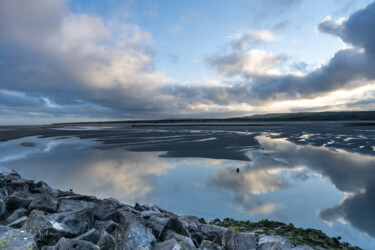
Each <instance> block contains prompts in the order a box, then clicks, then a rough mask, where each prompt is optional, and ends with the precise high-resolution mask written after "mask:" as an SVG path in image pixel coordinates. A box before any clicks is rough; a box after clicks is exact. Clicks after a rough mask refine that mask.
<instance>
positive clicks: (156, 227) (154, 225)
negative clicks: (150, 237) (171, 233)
mask: <svg viewBox="0 0 375 250" xmlns="http://www.w3.org/2000/svg"><path fill="white" fill-rule="evenodd" d="M169 219H170V218H169V217H165V215H164V214H160V216H151V217H150V218H148V219H147V220H146V222H147V226H148V227H149V228H151V230H152V232H153V234H154V235H155V237H157V238H158V237H159V234H160V232H161V231H162V230H163V228H164V226H165V225H166V223H167V222H168V221H169Z"/></svg>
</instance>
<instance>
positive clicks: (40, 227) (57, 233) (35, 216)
mask: <svg viewBox="0 0 375 250" xmlns="http://www.w3.org/2000/svg"><path fill="white" fill-rule="evenodd" d="M22 229H23V230H25V231H26V232H31V233H33V234H35V242H36V244H37V246H38V247H41V246H44V245H53V244H56V242H57V241H58V240H59V239H60V238H61V237H63V236H65V237H66V236H72V235H71V234H70V233H69V232H67V230H66V229H65V228H64V226H63V225H62V224H61V223H59V222H56V221H53V220H51V219H50V218H49V217H48V214H47V213H45V212H43V211H40V210H33V211H31V213H30V215H29V217H28V219H27V220H26V221H25V223H24V224H23V226H22Z"/></svg>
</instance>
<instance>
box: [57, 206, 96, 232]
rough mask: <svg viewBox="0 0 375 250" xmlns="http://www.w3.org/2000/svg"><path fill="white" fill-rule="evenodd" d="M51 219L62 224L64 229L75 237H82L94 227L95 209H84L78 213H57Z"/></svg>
mask: <svg viewBox="0 0 375 250" xmlns="http://www.w3.org/2000/svg"><path fill="white" fill-rule="evenodd" d="M50 219H51V220H53V221H56V222H59V223H61V224H62V227H63V228H64V229H65V230H67V231H68V232H69V233H71V234H73V235H76V236H78V235H81V234H83V233H85V232H87V231H88V230H90V229H91V228H92V227H93V224H94V209H92V208H83V209H80V210H77V211H72V212H64V213H57V214H53V215H51V216H50Z"/></svg>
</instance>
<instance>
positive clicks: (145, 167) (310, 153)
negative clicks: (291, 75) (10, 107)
mask: <svg viewBox="0 0 375 250" xmlns="http://www.w3.org/2000/svg"><path fill="white" fill-rule="evenodd" d="M271 125H272V124H271ZM87 127H88V126H85V127H81V128H79V127H76V128H72V127H71V126H70V127H69V128H68V129H67V130H64V128H63V127H60V128H59V129H58V130H56V128H31V129H30V131H28V130H27V129H28V128H17V129H18V130H19V131H20V132H19V133H21V132H22V135H25V137H22V138H18V139H14V137H15V134H1V136H2V137H3V138H6V139H7V136H8V137H10V138H8V140H5V141H3V142H0V165H2V166H5V167H8V168H11V169H15V170H16V171H17V172H19V173H20V174H21V175H22V176H23V177H25V178H30V179H35V180H44V181H46V182H47V183H49V184H50V185H51V186H52V187H56V188H59V189H62V190H68V189H70V188H72V189H73V190H74V191H75V192H78V193H84V194H95V195H96V196H98V197H101V198H104V197H115V198H117V199H119V200H121V201H123V202H125V203H128V204H134V203H135V202H139V203H148V204H158V205H159V206H160V207H163V208H165V209H167V210H171V211H174V212H176V213H179V214H191V215H196V216H199V217H205V218H206V219H214V218H221V219H223V218H225V217H232V218H235V219H242V220H251V221H257V220H261V219H265V218H267V219H274V220H279V221H284V222H286V223H293V224H294V225H295V226H297V227H303V228H308V227H311V228H318V229H321V230H322V231H323V232H325V233H327V234H328V235H330V236H335V237H337V236H341V237H342V238H343V241H348V242H350V243H351V244H354V245H359V246H361V247H363V248H365V249H372V248H373V246H375V239H374V238H373V237H375V215H374V213H373V211H375V204H374V203H375V199H374V198H375V155H374V150H373V148H372V147H374V146H375V143H374V141H375V139H374V138H375V130H374V128H373V127H371V126H368V127H366V126H348V125H347V124H336V123H325V124H318V123H306V124H286V125H285V124H284V125H282V126H280V125H273V126H267V127H264V126H261V125H260V126H249V127H248V126H236V127H230V126H226V127H206V126H202V127H189V126H186V127H178V128H177V127H152V126H149V127H144V128H131V127H129V126H126V127H123V126H121V125H113V126H108V125H105V127H104V126H103V127H101V128H97V126H95V127H93V128H92V127H89V128H87ZM7 132H8V131H1V132H0V133H7ZM12 138H13V139H12ZM23 142H28V143H29V144H26V145H32V144H30V143H35V146H34V147H30V146H27V147H25V146H22V145H20V144H21V143H23ZM24 145H25V144H24ZM236 168H240V172H239V173H236V171H235V170H236Z"/></svg>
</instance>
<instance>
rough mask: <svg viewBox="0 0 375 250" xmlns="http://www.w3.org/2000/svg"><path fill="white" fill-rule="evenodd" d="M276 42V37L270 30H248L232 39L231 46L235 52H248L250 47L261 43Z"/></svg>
mask: <svg viewBox="0 0 375 250" xmlns="http://www.w3.org/2000/svg"><path fill="white" fill-rule="evenodd" d="M274 40H275V35H274V34H273V33H272V32H271V31H269V30H253V29H248V30H245V31H242V32H238V33H236V34H234V35H233V36H232V37H231V40H230V44H231V46H232V48H233V49H235V50H246V49H247V48H248V46H249V45H254V44H256V43H259V42H271V41H274Z"/></svg>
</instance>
